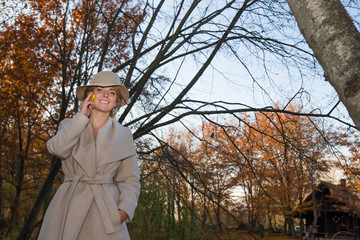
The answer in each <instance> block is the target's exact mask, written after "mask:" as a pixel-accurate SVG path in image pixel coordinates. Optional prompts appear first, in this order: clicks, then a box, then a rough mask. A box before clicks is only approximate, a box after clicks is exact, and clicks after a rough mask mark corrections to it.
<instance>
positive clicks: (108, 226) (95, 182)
mask: <svg viewBox="0 0 360 240" xmlns="http://www.w3.org/2000/svg"><path fill="white" fill-rule="evenodd" d="M64 182H71V186H70V189H69V192H68V194H67V196H66V200H65V214H63V216H62V219H61V226H60V232H59V234H60V235H59V238H58V239H62V234H63V232H64V226H65V220H66V216H67V211H68V207H69V203H70V200H71V197H72V195H73V192H74V190H75V187H76V185H77V184H78V183H79V182H84V183H87V184H89V185H90V187H91V189H92V191H93V194H94V197H95V202H96V204H97V206H98V208H99V212H100V216H101V219H102V222H103V224H104V227H105V230H106V233H107V234H111V233H114V232H115V230H114V226H113V225H112V223H111V218H110V214H109V212H108V210H107V208H106V203H105V200H104V197H103V195H102V194H101V186H100V185H101V184H107V183H114V180H113V176H112V175H102V176H96V177H95V178H89V177H86V176H84V175H74V176H68V175H65V179H64Z"/></svg>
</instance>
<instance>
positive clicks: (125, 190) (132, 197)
mask: <svg viewBox="0 0 360 240" xmlns="http://www.w3.org/2000/svg"><path fill="white" fill-rule="evenodd" d="M115 182H116V184H117V186H118V188H119V190H120V196H119V203H118V209H121V210H123V211H125V212H126V213H127V214H128V215H129V218H128V219H127V220H126V221H127V222H129V221H131V219H132V218H133V217H134V212H135V208H136V206H137V202H138V198H139V194H140V174H139V167H138V163H137V157H136V154H135V155H132V156H130V157H128V158H126V159H124V160H122V162H121V165H120V167H119V169H118V171H117V173H116V176H115Z"/></svg>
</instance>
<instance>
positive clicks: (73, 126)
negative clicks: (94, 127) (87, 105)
mask: <svg viewBox="0 0 360 240" xmlns="http://www.w3.org/2000/svg"><path fill="white" fill-rule="evenodd" d="M88 123H89V118H87V117H86V116H85V115H83V114H81V113H77V114H75V116H74V117H73V118H71V119H70V118H68V119H64V120H63V121H62V122H61V123H60V125H59V129H58V132H57V133H56V135H55V136H54V137H52V138H50V140H49V141H48V142H47V143H46V145H47V148H48V150H49V152H50V153H51V154H53V155H55V156H57V157H59V158H61V159H66V158H68V157H69V156H70V154H71V150H72V148H73V146H74V145H75V144H76V143H77V142H78V141H79V138H80V135H81V133H82V132H83V131H84V129H85V127H86V126H87V124H88Z"/></svg>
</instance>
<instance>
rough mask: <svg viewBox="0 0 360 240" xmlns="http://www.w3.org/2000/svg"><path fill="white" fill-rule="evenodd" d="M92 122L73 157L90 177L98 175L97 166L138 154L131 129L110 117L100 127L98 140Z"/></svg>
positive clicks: (84, 132) (83, 134) (82, 135)
mask: <svg viewBox="0 0 360 240" xmlns="http://www.w3.org/2000/svg"><path fill="white" fill-rule="evenodd" d="M93 136H94V134H93V131H92V127H91V124H88V125H87V126H86V128H85V130H84V131H83V133H82V134H81V136H80V140H79V142H78V143H77V146H76V147H75V148H74V152H73V157H74V159H75V160H76V161H77V162H78V163H79V164H80V165H81V166H82V167H83V169H84V171H85V172H86V173H87V174H88V176H89V177H91V176H95V175H96V168H98V167H101V166H102V165H104V164H107V163H111V162H115V161H120V160H123V159H125V158H128V157H130V156H132V155H134V154H136V151H135V148H134V143H133V138H132V133H131V131H130V130H129V129H128V128H126V127H124V126H122V125H121V124H120V123H118V122H117V121H116V120H115V119H114V118H111V117H109V119H108V120H107V121H106V122H105V124H104V125H103V126H102V127H101V128H100V129H99V131H98V134H97V137H96V141H95V140H94V137H93Z"/></svg>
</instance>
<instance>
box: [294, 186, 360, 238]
mask: <svg viewBox="0 0 360 240" xmlns="http://www.w3.org/2000/svg"><path fill="white" fill-rule="evenodd" d="M313 198H315V199H316V203H317V204H316V206H317V210H318V213H319V217H318V220H317V223H316V226H315V227H314V228H313V231H312V234H311V239H360V208H359V205H360V201H359V199H358V198H357V197H356V196H355V195H354V194H351V193H350V192H349V190H348V188H347V187H346V182H345V180H342V181H341V184H340V185H334V184H331V183H328V182H321V183H320V184H319V185H318V186H317V187H316V189H315V190H314V191H313V192H312V193H310V194H309V195H308V196H307V198H306V199H305V201H304V203H303V204H302V205H301V206H299V208H298V211H297V216H296V217H297V218H300V217H301V218H302V219H304V220H305V225H306V229H310V226H311V225H312V224H313V221H314V201H313Z"/></svg>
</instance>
